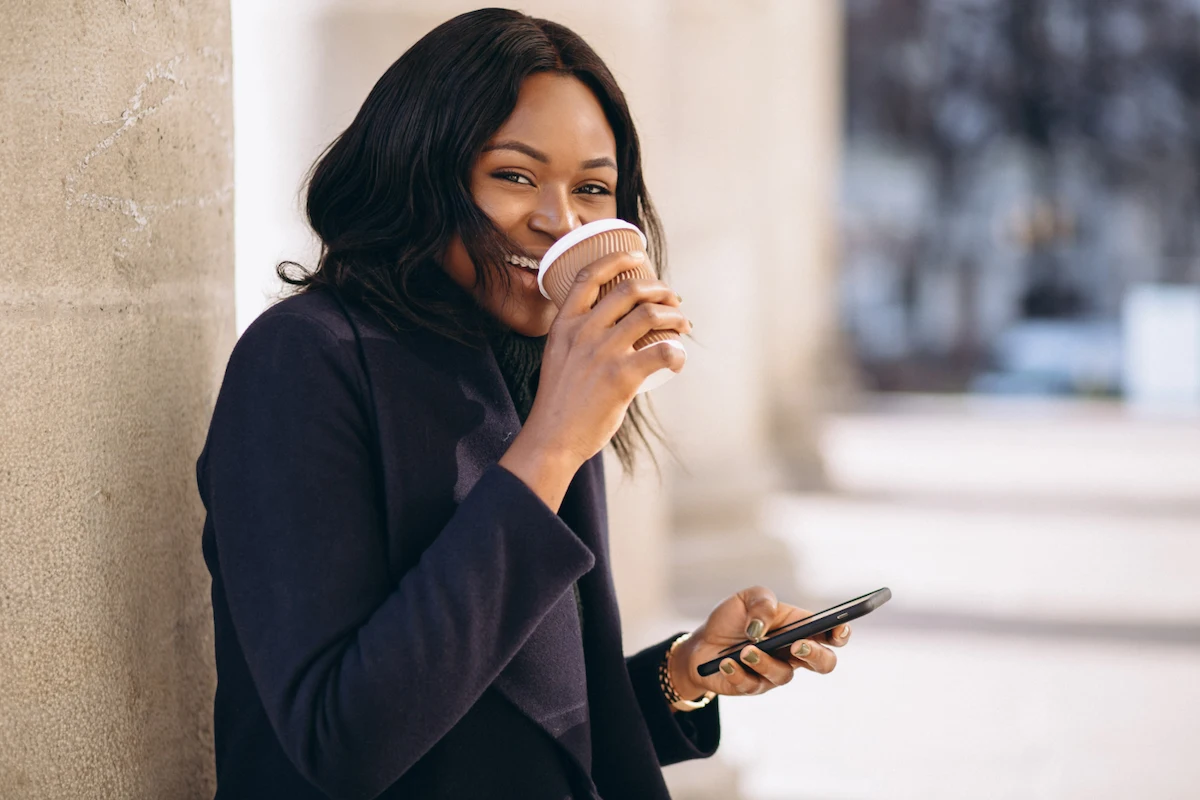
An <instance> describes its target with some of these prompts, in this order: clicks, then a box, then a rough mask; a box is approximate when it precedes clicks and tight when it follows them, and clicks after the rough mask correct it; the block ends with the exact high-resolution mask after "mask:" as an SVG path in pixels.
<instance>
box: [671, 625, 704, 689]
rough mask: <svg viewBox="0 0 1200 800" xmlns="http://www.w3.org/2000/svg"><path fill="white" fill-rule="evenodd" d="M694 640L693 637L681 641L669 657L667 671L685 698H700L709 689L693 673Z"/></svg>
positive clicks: (673, 684) (672, 682) (673, 683)
mask: <svg viewBox="0 0 1200 800" xmlns="http://www.w3.org/2000/svg"><path fill="white" fill-rule="evenodd" d="M693 642H694V640H693V639H692V638H691V637H688V638H687V639H685V640H684V641H682V642H680V643H679V646H678V647H676V648H675V649H674V650H672V651H671V653H670V655H668V657H667V672H668V673H669V674H670V676H671V684H672V686H674V687H675V691H676V692H678V693H679V696H680V697H681V698H683V699H684V700H699V699H700V698H701V697H702V696H703V695H704V693H705V692H706V691H707V690H706V689H705V688H704V687H703V686H701V685H700V684H699V682H698V680H697V679H696V678H694V677H693V675H696V673H695V671H694V670H693V669H692V666H691V663H692V653H693V647H694V645H693Z"/></svg>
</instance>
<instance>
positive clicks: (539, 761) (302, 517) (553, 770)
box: [197, 9, 848, 800]
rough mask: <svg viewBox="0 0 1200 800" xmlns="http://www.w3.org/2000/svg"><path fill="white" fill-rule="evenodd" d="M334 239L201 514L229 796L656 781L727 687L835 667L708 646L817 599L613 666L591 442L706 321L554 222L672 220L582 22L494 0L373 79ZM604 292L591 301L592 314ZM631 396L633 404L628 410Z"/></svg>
mask: <svg viewBox="0 0 1200 800" xmlns="http://www.w3.org/2000/svg"><path fill="white" fill-rule="evenodd" d="M308 214H309V219H310V221H311V223H312V226H313V229H314V230H315V231H316V232H317V234H318V235H319V236H320V238H321V241H322V243H323V252H322V257H321V260H320V263H319V265H318V266H317V268H316V270H315V271H314V272H312V273H304V274H302V275H299V276H295V275H294V274H291V273H288V272H287V270H286V268H285V267H286V265H283V266H281V274H283V275H285V276H287V277H288V280H290V281H291V282H293V283H295V284H297V285H299V287H300V291H299V292H298V293H297V294H296V295H295V296H293V297H291V298H289V299H287V300H284V301H283V302H280V303H278V304H277V305H275V306H274V307H273V308H271V309H270V310H268V311H267V312H266V313H264V314H263V315H262V316H261V317H260V318H259V319H258V320H257V321H256V322H255V323H254V324H253V325H252V326H251V327H250V329H249V330H247V332H246V333H245V335H244V336H243V337H242V339H241V340H240V342H239V343H238V346H237V347H236V349H235V350H234V353H233V355H232V357H231V359H230V362H229V366H228V369H227V372H226V375H225V380H224V384H223V386H222V389H221V394H220V397H219V399H218V401H217V405H216V409H215V411H214V414H213V419H212V424H211V428H210V431H209V438H208V442H207V444H206V446H205V449H204V452H203V453H202V454H201V456H200V459H199V463H198V468H197V476H198V483H199V488H200V493H201V496H202V498H203V500H204V503H205V507H206V509H207V511H208V518H207V521H206V524H205V529H204V539H203V543H204V555H205V560H206V562H207V564H208V566H209V569H210V571H211V573H212V579H213V588H212V592H213V613H214V618H215V631H216V660H217V674H218V687H217V696H216V701H215V710H214V718H215V734H216V760H217V779H218V792H217V794H218V797H222V798H243V797H244V798H271V797H280V798H290V799H293V800H295V799H301V800H302V799H303V798H318V797H333V798H371V797H386V798H401V797H403V798H418V797H419V798H426V797H437V798H441V797H447V798H449V797H454V798H458V797H462V798H490V797H501V798H543V797H545V798H556V800H557V799H558V798H563V797H593V798H594V797H600V796H603V797H605V798H610V799H611V798H663V797H667V790H666V788H665V785H664V783H663V778H662V773H661V766H662V765H665V764H670V763H673V762H677V761H682V760H685V759H689V758H699V757H704V756H707V755H711V754H712V753H713V751H714V750H715V749H716V746H717V740H718V736H719V728H718V716H717V713H718V711H717V703H716V702H707V701H708V700H710V699H711V698H712V697H713V696H714V695H717V694H733V695H738V694H758V693H761V692H764V691H767V690H768V689H771V688H773V687H775V686H778V685H782V684H784V683H787V682H788V681H789V680H790V679H791V677H792V674H793V671H794V669H796V668H798V667H806V668H808V669H811V670H813V671H815V672H821V673H823V672H828V671H829V670H830V669H832V668H833V665H834V661H835V658H834V655H833V652H832V651H831V650H830V649H829V648H828V647H827V646H826V644H832V645H841V644H844V643H845V640H846V637H847V636H848V630H846V629H845V628H842V629H838V630H837V631H836V633H837V634H838V635H837V636H833V637H830V639H829V640H828V641H826V642H825V643H820V642H805V643H801V644H798V645H797V646H796V650H795V654H794V657H792V658H790V659H788V660H786V661H785V660H779V659H776V658H772V657H771V656H769V655H767V654H766V653H762V652H759V651H757V650H756V649H755V648H754V647H752V646H751V647H747V648H746V650H745V651H744V653H743V658H744V659H745V660H746V661H747V662H750V663H752V664H754V667H753V669H752V670H744V669H743V668H741V667H735V665H734V663H733V662H732V661H729V660H726V662H724V664H723V666H722V672H720V673H718V674H717V675H716V676H715V677H711V678H701V677H700V676H699V675H698V674H697V672H696V666H697V665H699V664H700V663H702V662H704V661H706V660H709V659H711V658H713V657H714V656H715V655H716V654H717V653H718V652H719V651H721V650H722V649H724V648H726V647H728V646H729V645H731V644H734V643H737V642H739V641H741V640H743V639H744V638H745V637H746V636H747V634H748V635H749V636H750V638H752V639H755V640H757V639H759V638H760V637H761V635H762V633H763V632H764V631H765V630H767V629H770V628H773V627H776V626H778V625H781V624H784V623H786V622H788V621H790V620H792V619H796V618H798V617H800V616H802V615H804V613H805V612H802V611H800V610H799V609H795V608H793V607H790V606H787V605H783V604H779V603H777V602H776V600H775V598H774V597H773V595H772V594H771V593H770V592H769V591H768V590H766V589H762V588H754V589H750V590H747V591H745V592H742V593H740V594H738V595H737V596H735V597H732V598H730V599H729V600H727V601H725V602H724V603H722V604H721V605H720V606H718V607H717V608H716V609H715V610H714V611H713V613H712V616H711V617H710V618H709V619H708V620H707V622H705V624H704V625H702V626H701V627H700V628H699V629H698V630H696V631H694V632H693V633H692V634H691V635H690V636H689V637H681V636H680V635H678V634H677V635H675V636H672V637H670V638H669V639H667V640H665V641H664V642H662V643H661V644H659V645H656V646H654V647H651V648H648V649H647V650H644V651H643V652H641V653H638V654H637V655H635V656H633V657H631V658H628V659H626V658H625V657H624V655H623V652H622V647H621V632H620V623H619V619H618V615H617V606H616V601H615V598H614V595H613V586H612V578H611V574H610V571H609V560H608V559H609V555H608V548H607V530H606V518H605V499H604V498H605V489H604V479H603V473H602V469H601V456H600V455H599V454H600V451H601V450H602V448H603V447H604V446H605V445H606V444H609V443H610V442H611V443H612V444H613V446H614V447H615V448H616V449H617V452H618V454H619V455H620V456H621V458H622V460H623V462H624V463H625V465H626V467H627V468H628V467H629V466H630V464H631V463H632V462H631V459H632V456H633V452H634V451H633V439H634V437H638V438H640V439H643V440H644V431H645V430H646V427H645V417H643V416H642V413H641V411H640V409H639V408H637V406H636V405H634V406H632V407H631V402H632V401H633V399H634V392H635V390H636V388H637V387H638V386H639V384H640V383H641V381H642V380H643V379H644V378H645V377H646V376H647V375H648V374H650V373H651V372H654V371H655V370H657V369H660V368H661V367H663V366H664V365H665V366H667V367H669V368H671V369H673V370H676V371H678V370H680V369H682V367H683V360H682V355H681V354H679V352H678V351H677V350H676V349H675V348H669V347H651V348H648V349H646V350H643V351H640V352H635V351H634V350H633V349H632V344H633V342H635V341H636V340H637V339H639V338H640V337H641V336H642V335H643V334H645V333H646V332H647V331H648V330H651V329H662V328H672V329H674V330H676V331H679V332H680V333H681V334H686V333H688V332H689V331H690V330H691V323H690V322H689V321H688V320H687V318H686V317H685V316H684V314H683V312H682V310H681V309H680V300H679V298H678V297H677V296H676V295H675V294H674V292H672V291H671V290H670V289H669V288H668V287H667V286H666V285H665V284H664V283H662V282H660V281H657V280H653V281H627V282H625V283H624V284H622V288H621V290H620V291H614V292H611V293H610V294H608V295H607V296H606V297H605V298H604V300H603V301H601V302H599V303H596V302H595V301H596V298H597V294H598V291H599V287H600V286H601V285H603V284H604V283H605V282H607V281H609V280H611V279H612V278H613V277H614V276H615V275H617V274H618V273H619V272H621V271H624V270H627V269H628V268H629V267H630V266H631V264H633V263H634V261H635V256H633V255H630V254H621V255H617V256H612V257H609V258H606V259H603V260H601V261H597V262H596V263H594V264H592V265H590V266H589V267H588V268H586V269H585V270H584V271H583V272H582V273H581V274H580V279H579V280H578V281H577V283H576V285H575V287H574V289H573V290H572V293H571V295H570V297H569V298H568V300H567V302H566V304H565V305H564V306H563V308H562V310H561V311H559V310H558V309H556V308H555V307H554V306H553V305H552V304H551V303H550V302H549V301H547V300H545V299H544V298H543V297H542V296H541V295H540V294H539V292H538V290H537V286H536V280H535V277H534V275H533V273H532V272H531V267H533V266H535V265H536V262H537V259H538V258H539V257H540V256H541V254H542V253H544V252H545V250H546V249H547V248H549V246H550V245H551V244H552V243H553V242H554V241H555V240H556V239H558V238H559V237H560V236H562V235H563V234H564V233H566V232H567V231H568V230H571V229H573V228H575V227H577V226H579V225H581V224H583V223H586V222H588V221H590V220H593V219H601V218H611V217H621V218H624V219H627V220H629V221H631V222H633V223H635V224H637V225H639V227H641V228H643V230H646V231H647V232H648V233H649V234H650V240H651V243H652V247H651V255H652V256H654V258H653V261H654V263H656V264H658V263H661V259H660V258H659V257H658V256H659V255H660V252H659V235H658V230H659V228H658V221H657V219H656V217H655V215H654V210H653V207H652V206H651V204H650V199H649V196H648V194H647V193H646V189H645V186H644V185H643V182H642V171H641V163H640V157H639V150H638V140H637V135H636V133H635V132H634V129H633V124H632V121H631V119H630V115H629V110H628V108H627V107H626V104H625V100H624V97H623V95H622V94H621V92H620V90H619V89H618V88H617V86H616V84H615V82H614V81H613V78H612V75H611V74H610V73H609V71H608V69H607V68H606V67H605V66H604V64H603V63H602V62H601V61H600V59H599V58H598V57H597V56H596V55H595V53H593V52H592V50H591V49H590V48H589V47H588V46H587V45H586V44H585V43H584V42H583V41H581V40H580V39H579V38H578V37H577V36H575V35H574V34H573V33H571V32H570V31H569V30H567V29H565V28H563V27H561V26H559V25H555V24H553V23H550V22H547V21H544V20H537V19H532V18H529V17H526V16H524V15H522V14H519V13H517V12H513V11H506V10H501V9H488V10H483V11H477V12H473V13H470V14H465V15H463V16H460V17H457V18H456V19H453V20H451V21H450V22H447V23H445V24H444V25H442V26H440V27H439V28H437V29H436V30H434V31H433V32H431V33H430V34H428V35H427V36H426V37H425V38H424V39H422V40H421V41H420V42H418V43H417V44H416V45H414V46H413V47H412V49H410V50H409V51H408V52H407V53H405V54H404V55H403V56H402V57H401V58H400V59H399V60H398V61H397V62H396V63H395V64H394V65H393V66H392V67H391V68H390V69H389V70H388V71H387V73H386V74H385V75H384V76H383V77H382V78H381V79H380V81H379V83H378V84H377V85H376V86H375V88H374V89H373V90H372V92H371V94H370V96H369V97H368V98H367V100H366V102H365V103H364V104H363V107H362V109H361V110H360V112H359V114H358V116H357V118H356V119H355V120H354V122H353V123H352V124H351V125H350V127H349V128H348V129H347V130H346V131H345V132H344V133H343V134H342V135H341V136H340V137H338V139H337V140H336V141H335V142H334V143H333V144H332V145H331V146H330V148H329V149H328V150H327V151H326V152H325V154H324V155H323V156H322V157H321V158H320V160H319V161H318V163H317V164H316V166H315V167H314V170H313V174H312V176H311V181H310V186H309V194H308ZM593 305H594V307H593ZM627 412H628V413H627Z"/></svg>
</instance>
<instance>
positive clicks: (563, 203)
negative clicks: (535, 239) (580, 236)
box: [529, 191, 583, 241]
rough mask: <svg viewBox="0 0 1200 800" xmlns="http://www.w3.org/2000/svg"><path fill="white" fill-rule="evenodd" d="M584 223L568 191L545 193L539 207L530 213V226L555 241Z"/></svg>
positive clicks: (540, 199)
mask: <svg viewBox="0 0 1200 800" xmlns="http://www.w3.org/2000/svg"><path fill="white" fill-rule="evenodd" d="M582 224H583V222H582V221H581V220H580V219H579V214H578V213H577V212H576V210H575V209H574V208H573V207H572V206H571V201H570V195H569V194H568V193H567V192H566V191H563V192H545V193H543V194H542V196H541V197H540V198H539V203H538V206H537V208H535V209H534V210H533V213H532V214H530V215H529V227H530V228H532V229H533V230H535V231H538V232H539V233H544V234H546V235H547V236H549V237H551V238H552V239H554V240H555V241H557V240H558V239H561V238H562V237H563V236H565V235H566V234H567V233H569V232H571V231H573V230H575V229H576V228H578V227H579V226H580V225H582Z"/></svg>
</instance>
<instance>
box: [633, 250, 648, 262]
mask: <svg viewBox="0 0 1200 800" xmlns="http://www.w3.org/2000/svg"><path fill="white" fill-rule="evenodd" d="M629 255H630V256H631V257H632V258H633V260H634V261H645V260H646V254H645V253H643V252H642V251H641V250H633V251H631V252H630V253H629Z"/></svg>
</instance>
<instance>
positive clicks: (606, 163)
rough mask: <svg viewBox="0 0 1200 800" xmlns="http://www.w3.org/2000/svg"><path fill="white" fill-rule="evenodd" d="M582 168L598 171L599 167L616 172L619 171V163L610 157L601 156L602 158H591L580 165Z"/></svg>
mask: <svg viewBox="0 0 1200 800" xmlns="http://www.w3.org/2000/svg"><path fill="white" fill-rule="evenodd" d="M580 166H581V167H583V168H584V169H596V168H598V167H609V168H611V169H613V170H614V171H615V170H616V169H617V162H615V161H613V160H612V159H611V158H609V157H608V156H601V157H600V158H589V159H588V160H587V161H585V162H583V163H582V164H580Z"/></svg>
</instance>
